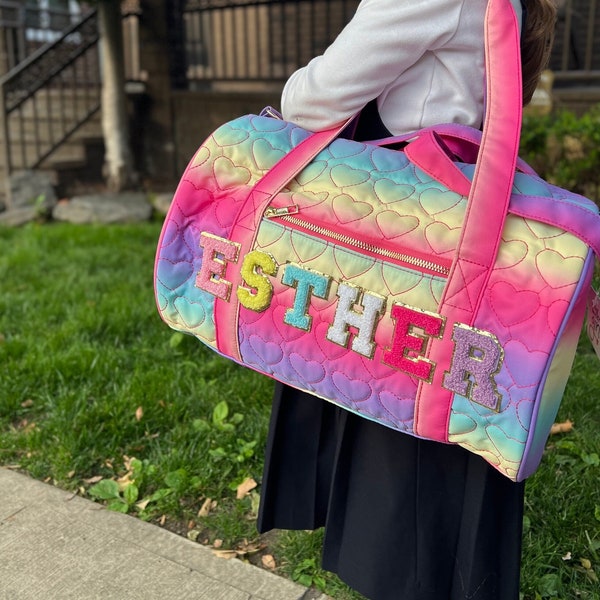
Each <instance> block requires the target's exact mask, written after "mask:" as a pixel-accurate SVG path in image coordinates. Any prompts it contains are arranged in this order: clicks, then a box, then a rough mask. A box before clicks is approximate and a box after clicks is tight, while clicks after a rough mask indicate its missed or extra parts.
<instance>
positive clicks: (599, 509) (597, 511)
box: [594, 504, 600, 521]
mask: <svg viewBox="0 0 600 600" xmlns="http://www.w3.org/2000/svg"><path fill="white" fill-rule="evenodd" d="M594 517H596V521H600V504H596V506H595V508H594Z"/></svg>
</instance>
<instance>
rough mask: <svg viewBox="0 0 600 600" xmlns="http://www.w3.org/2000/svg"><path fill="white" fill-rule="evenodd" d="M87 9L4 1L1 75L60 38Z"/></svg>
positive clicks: (0, 32) (0, 26)
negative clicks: (67, 8)
mask: <svg viewBox="0 0 600 600" xmlns="http://www.w3.org/2000/svg"><path fill="white" fill-rule="evenodd" d="M85 12H86V10H85V9H82V8H81V7H80V6H79V5H78V4H73V6H72V10H61V9H59V8H48V7H46V8H44V7H41V6H38V5H34V4H30V3H24V2H18V1H16V0H0V42H1V43H0V74H2V73H6V72H7V71H9V70H10V69H14V68H15V67H16V66H17V65H18V64H20V63H21V62H22V61H24V60H25V59H26V58H27V57H28V56H31V55H32V54H33V53H34V52H35V51H36V50H38V49H39V48H40V47H42V46H43V45H44V44H47V43H49V42H54V41H56V40H57V39H59V38H60V36H61V35H62V33H63V31H65V30H66V29H68V28H69V27H70V26H71V25H74V24H75V23H77V22H78V21H79V20H81V18H82V16H83V15H84V14H85Z"/></svg>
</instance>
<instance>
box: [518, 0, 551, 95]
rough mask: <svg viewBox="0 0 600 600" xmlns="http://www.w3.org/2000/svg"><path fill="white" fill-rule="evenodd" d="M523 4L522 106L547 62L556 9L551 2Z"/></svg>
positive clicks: (541, 0)
mask: <svg viewBox="0 0 600 600" xmlns="http://www.w3.org/2000/svg"><path fill="white" fill-rule="evenodd" d="M524 4H525V6H526V7H527V15H526V18H525V23H524V25H525V28H524V31H523V35H522V38H521V65H522V70H523V104H528V103H529V102H530V101H531V98H532V96H533V92H534V91H535V88H536V87H537V84H538V82H539V80H540V75H541V74H542V71H543V70H544V69H545V68H546V66H547V65H548V59H549V58H550V52H551V50H552V42H553V41H554V27H555V23H556V5H555V3H554V1H553V0H525V1H524Z"/></svg>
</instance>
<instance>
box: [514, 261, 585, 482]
mask: <svg viewBox="0 0 600 600" xmlns="http://www.w3.org/2000/svg"><path fill="white" fill-rule="evenodd" d="M594 261H595V256H594V253H593V252H592V251H591V250H590V252H589V255H588V259H587V261H586V267H585V269H584V273H585V275H584V276H582V278H581V281H580V284H579V287H578V289H577V292H576V293H575V296H574V297H573V301H572V303H571V307H570V309H569V311H568V313H567V315H566V316H565V317H566V318H565V321H564V327H563V328H562V330H561V332H560V333H559V335H558V337H557V339H556V347H555V349H554V351H553V353H552V360H551V362H550V363H549V365H548V367H549V368H548V372H547V374H546V377H545V381H544V385H543V387H542V388H541V390H540V392H541V393H540V397H539V398H537V399H536V403H535V411H534V414H533V415H532V424H531V429H530V431H531V434H530V436H529V440H528V442H527V448H526V451H525V459H524V460H523V463H522V465H521V469H520V471H519V475H518V481H522V480H523V479H526V478H527V477H529V476H530V475H531V474H532V473H534V471H535V470H536V469H537V467H538V465H539V463H540V461H541V459H542V454H543V452H544V446H545V444H546V441H547V439H548V436H549V434H550V429H551V427H552V424H553V423H554V420H555V418H556V414H557V413H558V409H559V407H560V403H561V401H562V398H563V395H564V392H565V388H566V386H567V382H568V379H569V374H570V372H571V369H572V367H573V361H574V359H575V353H576V351H577V345H578V342H579V338H580V334H581V329H582V326H583V320H584V318H585V311H586V305H587V297H588V290H589V288H590V285H591V280H592V275H593V272H594Z"/></svg>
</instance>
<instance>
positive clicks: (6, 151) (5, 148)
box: [0, 82, 12, 208]
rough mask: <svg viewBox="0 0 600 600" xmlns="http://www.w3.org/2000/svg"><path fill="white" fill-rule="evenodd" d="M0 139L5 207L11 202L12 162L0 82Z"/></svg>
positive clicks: (2, 88) (4, 100)
mask: <svg viewBox="0 0 600 600" xmlns="http://www.w3.org/2000/svg"><path fill="white" fill-rule="evenodd" d="M0 135H1V136H2V137H1V139H0V143H1V148H0V153H1V154H0V156H1V157H2V160H3V165H2V167H3V170H4V195H5V201H6V202H5V203H6V208H9V207H10V206H11V204H12V198H11V192H10V174H11V172H12V163H11V160H10V144H9V139H8V115H7V114H6V98H5V91H4V84H3V83H2V82H0Z"/></svg>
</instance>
